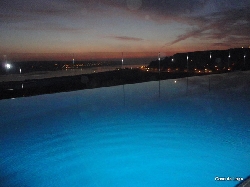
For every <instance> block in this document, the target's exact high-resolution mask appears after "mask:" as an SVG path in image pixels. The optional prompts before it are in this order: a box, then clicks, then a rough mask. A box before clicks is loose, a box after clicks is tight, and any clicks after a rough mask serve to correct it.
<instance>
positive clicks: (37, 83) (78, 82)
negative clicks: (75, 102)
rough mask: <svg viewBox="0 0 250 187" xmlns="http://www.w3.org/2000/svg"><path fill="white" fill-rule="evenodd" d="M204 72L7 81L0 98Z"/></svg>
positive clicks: (0, 87) (128, 71)
mask: <svg viewBox="0 0 250 187" xmlns="http://www.w3.org/2000/svg"><path fill="white" fill-rule="evenodd" d="M194 75H204V74H195V73H187V72H175V73H167V72H161V73H159V72H146V71H142V70H140V69H133V70H131V69H123V70H115V71H108V72H100V73H93V74H87V75H86V74H85V75H75V76H64V77H53V78H45V79H33V80H25V81H11V82H1V83H0V99H10V98H17V97H28V96H34V95H40V94H51V93H57V92H67V91H74V90H82V89H92V88H99V87H109V86H116V85H123V84H134V83H140V82H147V81H157V80H165V79H175V78H182V77H186V76H194Z"/></svg>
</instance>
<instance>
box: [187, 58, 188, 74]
mask: <svg viewBox="0 0 250 187" xmlns="http://www.w3.org/2000/svg"><path fill="white" fill-rule="evenodd" d="M187 72H188V53H187Z"/></svg>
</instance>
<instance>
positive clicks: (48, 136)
mask: <svg viewBox="0 0 250 187" xmlns="http://www.w3.org/2000/svg"><path fill="white" fill-rule="evenodd" d="M187 80H188V82H187ZM204 80H206V81H204ZM215 80H217V82H216V81H215ZM238 80H241V81H243V80H245V77H244V76H243V75H242V77H240V76H239V77H238ZM207 81H208V79H207V77H203V78H202V77H190V78H188V79H186V78H183V79H173V80H165V81H154V82H148V83H140V84H133V85H121V86H116V87H109V88H98V89H91V90H82V91H75V92H69V93H59V94H51V95H41V96H36V97H30V98H18V99H15V100H2V101H0V104H1V107H2V110H1V112H0V114H1V116H2V120H1V122H0V127H1V132H0V135H1V136H0V137H1V141H0V144H1V152H0V156H1V158H2V159H1V161H0V170H1V173H0V180H1V184H2V185H3V186H235V185H236V184H237V182H235V181H233V182H232V181H231V182H228V181H225V182H218V181H215V177H217V176H218V177H224V176H226V177H227V176H228V177H243V178H244V177H246V176H248V175H249V172H250V171H249V160H250V154H249V153H250V146H249V137H250V131H248V130H246V129H248V127H249V121H248V119H247V117H246V116H249V115H250V114H249V111H250V100H249V99H248V96H247V95H244V93H249V88H245V86H246V85H238V87H233V88H231V89H230V90H226V89H222V88H223V86H225V85H224V84H225V83H227V84H229V85H234V83H233V82H232V79H230V78H227V77H223V80H222V77H221V79H220V80H218V79H217V78H216V79H215V77H211V90H210V92H209V90H208V86H207V85H208V84H207V83H208V82H207ZM246 83H247V82H245V83H244V84H246ZM187 86H188V89H187ZM215 88H216V89H215ZM220 89H221V90H220ZM187 90H188V92H187ZM187 93H188V94H187ZM242 93H243V95H242V97H235V95H240V94H242ZM225 96H226V97H225ZM13 116H15V117H14V118H13Z"/></svg>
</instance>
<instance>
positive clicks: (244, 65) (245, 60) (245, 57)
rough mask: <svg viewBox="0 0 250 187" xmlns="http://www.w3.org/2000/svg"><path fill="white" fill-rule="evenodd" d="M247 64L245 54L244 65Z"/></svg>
mask: <svg viewBox="0 0 250 187" xmlns="http://www.w3.org/2000/svg"><path fill="white" fill-rule="evenodd" d="M245 65H246V55H244V67H245Z"/></svg>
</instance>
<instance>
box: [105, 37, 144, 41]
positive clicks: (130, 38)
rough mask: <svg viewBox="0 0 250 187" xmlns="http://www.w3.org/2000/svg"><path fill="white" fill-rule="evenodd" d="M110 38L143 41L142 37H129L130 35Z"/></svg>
mask: <svg viewBox="0 0 250 187" xmlns="http://www.w3.org/2000/svg"><path fill="white" fill-rule="evenodd" d="M109 38H113V39H116V40H122V41H135V42H137V41H142V40H143V39H142V38H136V37H129V36H109Z"/></svg>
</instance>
